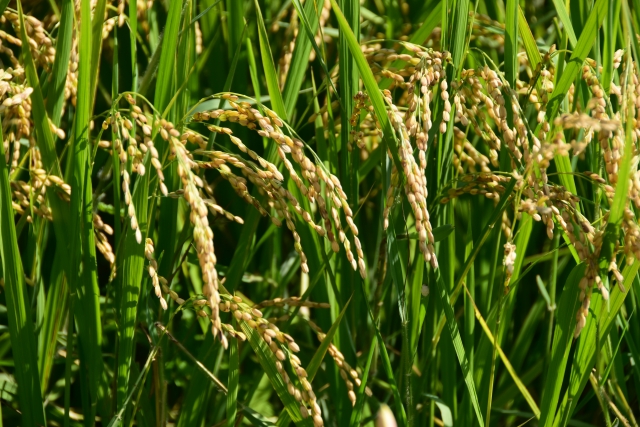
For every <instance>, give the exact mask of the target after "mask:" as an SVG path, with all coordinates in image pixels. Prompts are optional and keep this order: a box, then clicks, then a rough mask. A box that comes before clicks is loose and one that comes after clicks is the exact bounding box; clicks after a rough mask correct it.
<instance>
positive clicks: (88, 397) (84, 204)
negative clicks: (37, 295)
mask: <svg viewBox="0 0 640 427" xmlns="http://www.w3.org/2000/svg"><path fill="white" fill-rule="evenodd" d="M90 17H91V5H90V0H82V4H81V19H80V38H79V42H78V53H79V60H78V92H77V94H78V95H77V98H78V100H77V103H76V114H75V117H74V126H73V139H72V143H71V147H70V159H69V160H70V168H69V178H70V185H71V188H72V189H74V191H72V192H71V212H70V223H71V227H70V236H71V242H70V245H69V253H70V256H71V268H70V273H71V274H69V277H68V279H69V284H70V288H71V292H72V294H76V295H77V296H76V298H77V302H78V304H77V306H76V310H75V316H76V320H77V323H78V342H79V345H80V355H81V357H80V369H81V379H82V380H81V384H83V385H84V386H85V387H87V389H86V390H85V391H84V394H83V397H84V399H83V407H84V423H85V425H87V426H89V425H93V423H94V417H95V411H96V401H97V398H98V388H99V383H100V378H101V373H102V352H101V345H102V326H101V322H100V303H99V299H98V298H99V296H100V292H99V290H98V280H97V271H96V258H95V244H94V233H93V209H92V205H93V202H92V196H93V189H92V185H91V162H90V154H91V146H90V141H89V136H90V132H89V125H90V123H89V122H90V121H91V106H92V98H93V97H92V90H91V47H92V46H91V37H92V34H91V19H90Z"/></svg>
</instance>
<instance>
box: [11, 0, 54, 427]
mask: <svg viewBox="0 0 640 427" xmlns="http://www.w3.org/2000/svg"><path fill="white" fill-rule="evenodd" d="M18 7H19V8H20V3H18ZM1 140H3V137H2V129H0V141H1ZM4 158H5V157H4V147H3V144H0V236H2V239H0V258H1V260H0V262H1V267H2V272H3V274H4V282H5V283H4V293H5V296H6V300H7V317H8V321H9V334H10V337H11V350H12V352H13V358H14V360H16V361H18V363H16V364H15V375H16V380H17V381H18V387H19V390H18V391H19V392H18V399H19V401H20V410H21V412H22V422H23V423H24V425H25V426H27V427H31V426H38V425H41V426H44V425H46V422H45V416H44V407H43V405H42V402H43V399H42V394H41V392H40V378H39V376H38V363H37V360H38V359H37V353H38V348H37V345H36V339H35V335H34V328H33V322H32V320H31V319H32V317H31V307H30V305H29V302H28V299H29V298H28V294H27V292H26V287H25V283H24V272H23V270H22V259H21V257H20V249H19V248H18V239H17V237H16V228H15V224H14V222H13V216H14V214H13V208H12V207H11V187H10V185H9V171H8V169H7V164H6V163H5V161H4Z"/></svg>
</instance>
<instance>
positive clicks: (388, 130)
mask: <svg viewBox="0 0 640 427" xmlns="http://www.w3.org/2000/svg"><path fill="white" fill-rule="evenodd" d="M331 7H332V8H333V12H334V13H335V15H336V18H337V19H338V25H339V27H340V31H342V32H343V34H344V37H345V40H346V42H347V45H348V47H349V50H350V51H351V55H353V59H354V60H355V62H356V65H357V66H358V71H359V72H360V78H361V79H362V83H363V84H364V86H365V88H366V89H367V94H368V95H369V99H370V100H371V104H372V105H373V109H374V110H375V114H376V117H377V119H378V121H379V122H380V126H381V128H382V138H383V141H384V142H385V143H386V144H387V146H388V147H389V151H390V152H391V156H392V157H393V161H394V163H395V165H396V168H397V169H398V171H402V170H403V169H402V165H400V159H399V158H398V143H397V141H396V134H395V132H394V131H393V128H392V127H391V121H390V120H389V117H388V116H387V110H386V107H385V104H384V99H383V98H382V94H381V93H380V90H379V89H378V84H377V83H376V80H375V78H374V77H373V72H372V71H371V68H369V64H368V63H367V60H366V59H365V57H364V55H363V53H362V50H360V44H359V43H358V40H357V39H356V36H355V35H354V34H353V31H351V28H350V27H349V23H348V22H347V20H346V18H345V17H344V15H343V14H342V11H341V10H340V7H339V6H338V4H337V3H336V0H331Z"/></svg>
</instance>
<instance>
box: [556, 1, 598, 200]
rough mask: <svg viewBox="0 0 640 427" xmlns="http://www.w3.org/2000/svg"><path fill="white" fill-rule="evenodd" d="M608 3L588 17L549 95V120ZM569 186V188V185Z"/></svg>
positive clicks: (580, 64)
mask: <svg viewBox="0 0 640 427" xmlns="http://www.w3.org/2000/svg"><path fill="white" fill-rule="evenodd" d="M608 3H609V0H597V1H596V3H595V4H594V6H593V9H592V11H591V13H590V14H589V18H588V19H587V22H586V24H585V26H584V29H583V30H582V32H581V34H580V38H579V39H578V43H577V44H576V46H575V48H574V50H573V53H572V54H571V58H569V60H568V61H567V66H566V68H565V70H564V72H563V74H562V78H561V79H560V81H559V82H558V84H557V85H556V86H555V88H554V89H553V92H552V93H551V96H550V97H549V104H548V105H547V111H549V114H548V117H549V118H548V121H549V122H553V119H555V118H556V116H557V115H558V111H559V110H560V105H561V103H562V100H564V98H565V96H566V95H567V92H568V91H569V88H570V87H571V84H572V83H573V81H574V80H575V78H576V77H577V76H578V73H580V71H581V69H582V64H583V62H584V60H585V59H586V57H587V55H588V54H589V52H590V51H591V48H592V47H593V44H594V43H595V40H596V34H597V33H598V31H599V30H600V25H602V21H603V20H604V17H605V16H606V14H607V10H608ZM563 158H566V159H567V161H568V158H567V157H563ZM559 172H561V173H565V172H570V169H569V171H564V170H559ZM561 176H562V175H561ZM567 188H568V189H569V187H567Z"/></svg>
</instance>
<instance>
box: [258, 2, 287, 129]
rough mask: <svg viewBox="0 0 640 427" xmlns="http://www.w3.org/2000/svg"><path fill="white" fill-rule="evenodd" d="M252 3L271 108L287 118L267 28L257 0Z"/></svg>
mask: <svg viewBox="0 0 640 427" xmlns="http://www.w3.org/2000/svg"><path fill="white" fill-rule="evenodd" d="M254 3H255V6H256V15H257V20H258V36H259V37H258V38H259V41H260V56H261V57H262V67H263V69H264V75H265V78H266V80H267V88H268V89H269V97H270V98H271V107H272V108H273V111H275V112H276V113H277V114H278V115H279V116H280V118H282V119H283V120H287V110H286V108H285V106H284V101H283V100H282V93H280V87H279V85H278V74H277V72H276V68H275V66H274V65H273V55H272V54H271V46H270V45H269V36H268V35H267V29H266V28H265V27H264V20H263V19H262V12H261V11H260V5H259V4H258V0H254Z"/></svg>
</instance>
